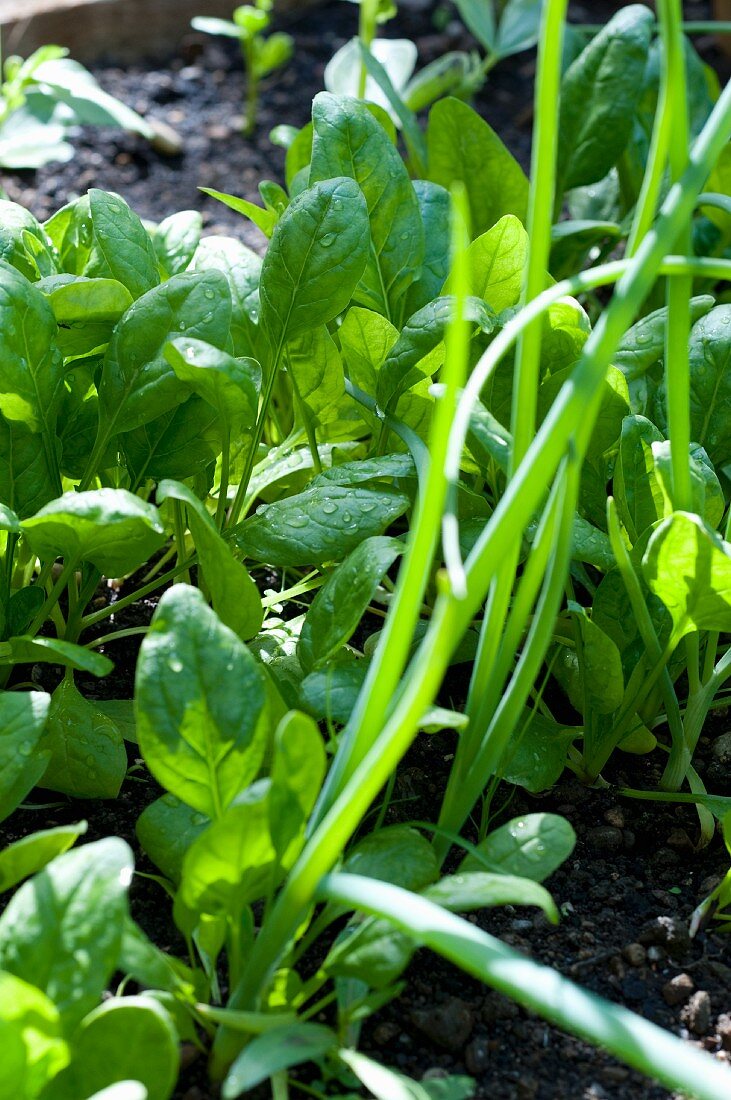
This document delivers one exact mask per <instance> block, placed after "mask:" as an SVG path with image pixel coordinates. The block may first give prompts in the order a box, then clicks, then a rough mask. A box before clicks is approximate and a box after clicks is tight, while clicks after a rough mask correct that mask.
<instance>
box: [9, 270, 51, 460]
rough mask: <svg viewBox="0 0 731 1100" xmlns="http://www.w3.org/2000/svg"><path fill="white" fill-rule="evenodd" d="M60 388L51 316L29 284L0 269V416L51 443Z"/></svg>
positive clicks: (47, 306) (48, 308) (43, 302)
mask: <svg viewBox="0 0 731 1100" xmlns="http://www.w3.org/2000/svg"><path fill="white" fill-rule="evenodd" d="M62 384H63V363H62V361H61V356H60V355H59V352H58V349H57V348H56V319H55V317H54V316H53V310H52V309H51V307H50V305H49V304H48V302H47V300H46V297H45V295H44V294H42V293H41V291H40V290H38V289H37V288H36V287H35V286H33V284H32V283H29V282H28V280H27V279H25V278H24V277H23V276H22V275H20V274H19V273H18V272H17V271H15V269H14V268H12V267H8V266H6V265H5V264H2V265H0V412H1V413H2V414H3V416H4V417H5V418H6V420H9V421H20V422H21V423H22V424H25V425H26V426H27V427H28V428H29V429H30V430H31V431H32V432H43V433H44V434H45V436H46V438H47V441H51V440H53V439H55V424H56V414H57V412H58V404H59V401H60V399H61V387H62ZM38 442H40V441H38Z"/></svg>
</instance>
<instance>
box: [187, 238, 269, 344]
mask: <svg viewBox="0 0 731 1100" xmlns="http://www.w3.org/2000/svg"><path fill="white" fill-rule="evenodd" d="M190 270H191V271H219V272H220V273H221V274H222V275H224V276H225V277H226V281H227V282H228V288H229V290H230V292H231V301H232V303H233V314H232V317H231V340H232V342H233V348H232V350H233V354H234V355H252V354H254V352H255V344H256V332H257V323H258V320H259V276H260V274H261V258H260V257H259V256H257V254H256V253H255V252H252V251H251V249H250V248H247V247H246V245H244V244H242V243H241V241H237V240H234V238H233V237H204V238H203V240H202V241H201V243H200V244H199V245H198V248H197V249H196V251H195V255H194V256H193V260H192V262H191V265H190Z"/></svg>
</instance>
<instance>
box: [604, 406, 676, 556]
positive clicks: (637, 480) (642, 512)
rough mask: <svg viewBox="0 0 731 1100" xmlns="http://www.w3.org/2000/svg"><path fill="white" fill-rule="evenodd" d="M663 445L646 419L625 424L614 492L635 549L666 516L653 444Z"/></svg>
mask: <svg viewBox="0 0 731 1100" xmlns="http://www.w3.org/2000/svg"><path fill="white" fill-rule="evenodd" d="M662 442H663V437H662V433H661V432H660V431H659V430H658V429H657V428H656V427H655V425H654V424H653V423H651V421H649V420H647V418H646V417H644V416H627V417H625V419H624V420H623V421H622V435H621V437H620V441H619V454H618V455H617V461H616V464H615V467H614V481H613V491H614V499H615V501H616V504H617V513H618V515H619V518H620V520H621V521H622V523H623V524H624V526H625V528H626V530H627V534H628V535H629V539H630V542H631V543H632V544H633V545H634V543H635V542H637V538H638V536H639V535H641V534H642V533H643V531H645V530H646V529H647V528H648V527H651V526H652V524H653V523H656V522H657V520H658V519H662V518H663V516H664V514H665V501H664V494H663V489H662V485H661V484H660V482H659V480H658V478H657V474H656V472H655V459H654V456H653V444H654V443H662Z"/></svg>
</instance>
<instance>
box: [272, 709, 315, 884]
mask: <svg viewBox="0 0 731 1100" xmlns="http://www.w3.org/2000/svg"><path fill="white" fill-rule="evenodd" d="M325 768H326V758H325V746H324V744H323V741H322V735H321V733H320V731H319V730H318V728H317V726H316V725H315V723H314V722H313V721H312V719H311V718H310V717H309V716H308V715H306V714H302V713H301V712H300V711H296V710H292V711H289V712H288V713H287V714H286V715H285V717H284V718H283V719H282V721H281V722H280V723H279V725H278V726H277V730H276V733H275V734H274V758H273V760H272V767H271V780H272V786H271V791H270V794H269V831H270V833H271V838H272V843H273V845H274V849H275V851H276V853H277V859H278V860H279V863H280V865H281V866H282V867H285V868H288V867H291V866H292V864H293V863H294V860H295V857H296V856H297V855H298V854H299V851H300V848H301V847H302V844H303V843H304V827H305V824H306V822H307V818H308V817H309V815H310V813H311V811H312V809H313V807H314V805H315V801H316V799H317V796H318V794H319V793H320V787H321V786H322V781H323V779H324V777H325Z"/></svg>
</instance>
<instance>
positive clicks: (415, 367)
mask: <svg viewBox="0 0 731 1100" xmlns="http://www.w3.org/2000/svg"><path fill="white" fill-rule="evenodd" d="M454 308H455V299H454V298H453V297H444V298H436V299H435V300H434V301H433V302H429V304H428V305H426V306H424V308H423V309H420V310H419V312H418V313H415V314H414V316H413V317H410V318H409V320H408V321H407V322H406V324H405V325H404V327H403V329H402V330H401V334H400V335H399V337H398V340H397V341H396V343H395V344H394V345H393V347H392V348H391V350H390V351H389V353H388V356H387V358H386V360H385V362H384V364H383V366H382V368H381V370H380V371H379V373H378V379H377V385H376V397H377V399H378V404H379V405H380V407H381V408H383V409H387V408H389V406H390V405H391V404H392V402H394V401H395V400H396V398H398V397H399V396H400V395H401V394H402V393H404V392H405V391H406V390H408V389H411V387H412V386H414V385H415V384H416V383H417V382H420V381H422V380H423V379H424V378H425V377H428V376H429V375H431V374H434V373H435V372H436V371H437V370H438V368H439V367H440V366H441V365H442V362H443V355H442V354H440V353H438V351H437V349H439V347H440V345H441V344H442V341H443V339H444V335H445V332H446V330H447V327H448V326H449V323H450V321H451V320H452V316H453V314H454ZM464 317H465V319H466V320H468V321H470V322H471V323H472V324H473V325H477V326H478V327H479V328H480V329H481V330H482V331H483V332H485V333H488V334H489V333H492V332H494V331H495V329H496V328H497V327H498V320H497V317H496V316H495V314H494V312H493V310H492V309H491V308H490V307H489V306H488V305H487V304H486V303H485V302H483V301H482V300H481V299H480V298H475V297H469V298H467V299H466V300H465V303H464ZM433 353H434V354H433ZM427 357H429V358H427Z"/></svg>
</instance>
